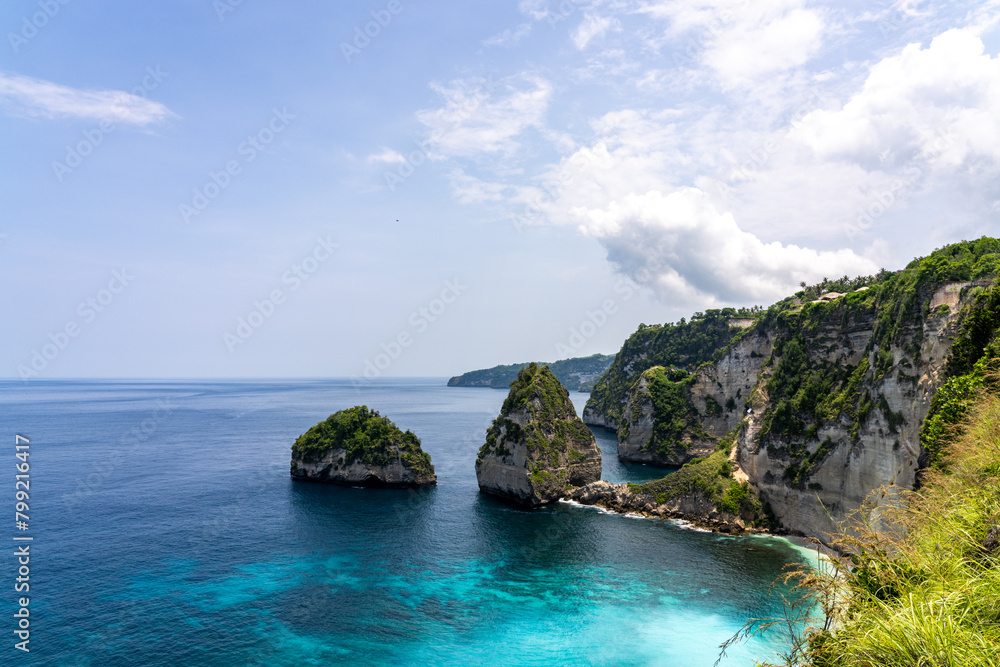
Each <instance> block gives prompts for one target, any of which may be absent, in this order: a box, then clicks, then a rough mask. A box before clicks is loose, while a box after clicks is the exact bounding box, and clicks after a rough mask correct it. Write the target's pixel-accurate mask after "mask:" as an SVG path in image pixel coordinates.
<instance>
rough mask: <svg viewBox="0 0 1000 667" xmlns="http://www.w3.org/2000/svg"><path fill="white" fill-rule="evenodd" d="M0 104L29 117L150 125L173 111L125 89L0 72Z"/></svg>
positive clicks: (17, 113) (165, 117)
mask: <svg viewBox="0 0 1000 667" xmlns="http://www.w3.org/2000/svg"><path fill="white" fill-rule="evenodd" d="M0 104H2V105H3V106H4V107H6V108H7V110H8V112H9V113H12V114H15V115H19V116H26V117H29V118H45V119H56V118H82V119H87V120H97V121H101V120H107V121H112V122H116V123H128V124H130V125H150V124H152V123H157V122H160V121H162V120H165V119H167V118H171V117H174V116H175V115H176V114H174V113H173V112H172V111H170V109H168V108H167V107H166V106H164V105H163V104H160V103H159V102H153V101H151V100H147V99H146V98H145V97H141V96H139V95H132V94H131V93H126V92H125V91H123V90H80V89H77V88H70V87H68V86H63V85H60V84H58V83H52V82H51V81H43V80H42V79H33V78H31V77H27V76H19V75H17V74H6V73H3V72H0Z"/></svg>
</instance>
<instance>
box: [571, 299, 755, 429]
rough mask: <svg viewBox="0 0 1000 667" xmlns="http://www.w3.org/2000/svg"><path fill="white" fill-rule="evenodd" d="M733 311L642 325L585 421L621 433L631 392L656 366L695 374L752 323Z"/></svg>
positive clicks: (595, 393)
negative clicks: (637, 381)
mask: <svg viewBox="0 0 1000 667" xmlns="http://www.w3.org/2000/svg"><path fill="white" fill-rule="evenodd" d="M750 321H752V320H748V319H745V318H739V317H738V311H736V310H735V309H733V308H725V309H722V310H709V311H706V312H705V313H697V314H696V315H695V316H694V317H692V318H691V321H690V322H681V323H680V324H664V325H649V326H647V325H644V324H643V325H640V326H639V329H638V330H637V331H636V332H635V333H634V334H632V335H631V336H629V338H628V340H626V341H625V344H624V345H623V346H622V349H621V350H620V351H619V352H618V354H617V355H615V359H614V361H613V362H612V364H611V367H610V368H608V371H607V373H605V374H604V376H603V377H601V378H600V379H599V380H598V381H597V382H596V383H595V385H594V388H593V390H592V391H591V394H590V399H588V401H587V405H586V407H585V408H584V410H583V421H584V422H585V423H587V424H591V425H593V426H603V427H605V428H610V429H617V428H618V427H619V426H621V424H622V419H623V414H624V409H625V402H626V401H627V399H628V392H629V389H631V388H632V385H634V384H635V382H636V380H637V379H638V378H639V376H640V375H642V373H643V372H645V371H646V370H648V369H649V368H652V367H654V366H664V367H667V368H669V367H676V368H683V369H687V370H689V371H693V370H695V369H696V368H697V367H698V366H699V365H700V364H702V363H704V362H706V361H709V360H711V359H713V358H714V357H715V355H716V354H717V353H718V352H719V350H721V349H723V348H724V347H725V346H726V345H727V344H728V343H729V342H730V341H731V340H732V339H733V337H734V336H736V335H737V334H738V333H739V332H740V331H742V330H743V329H744V328H745V327H746V326H747V323H748V322H750Z"/></svg>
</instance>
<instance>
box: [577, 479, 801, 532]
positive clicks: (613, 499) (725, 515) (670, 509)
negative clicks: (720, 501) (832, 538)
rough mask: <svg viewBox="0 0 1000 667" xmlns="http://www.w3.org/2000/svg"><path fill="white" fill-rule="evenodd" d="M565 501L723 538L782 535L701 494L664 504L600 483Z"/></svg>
mask: <svg viewBox="0 0 1000 667" xmlns="http://www.w3.org/2000/svg"><path fill="white" fill-rule="evenodd" d="M564 499H565V500H568V501H572V502H576V503H579V504H581V505H591V506H596V507H601V508H604V509H606V510H609V511H611V512H615V513H616V514H635V515H639V516H643V517H646V518H649V519H674V520H681V521H684V522H686V523H688V524H690V525H692V526H694V527H697V528H701V529H703V530H708V531H711V532H713V533H722V534H726V535H783V534H786V533H785V532H784V531H771V530H767V529H764V528H759V527H755V526H752V525H750V524H749V523H748V522H747V521H745V520H744V519H743V518H742V517H740V516H738V515H735V514H730V513H729V512H722V511H720V510H718V509H717V508H716V507H715V505H714V504H713V503H712V502H711V501H709V500H708V499H707V498H705V496H704V495H702V494H700V493H697V492H696V493H690V494H685V495H683V496H678V497H676V498H673V499H671V500H669V501H667V502H664V503H657V502H656V499H655V498H651V497H649V496H646V495H640V494H637V493H634V492H633V491H632V490H631V489H630V488H629V485H628V484H612V483H611V482H606V481H604V480H600V481H597V482H593V483H591V484H587V485H586V486H582V487H579V488H576V489H573V490H572V491H571V492H570V493H568V494H567V495H566V496H565V497H564Z"/></svg>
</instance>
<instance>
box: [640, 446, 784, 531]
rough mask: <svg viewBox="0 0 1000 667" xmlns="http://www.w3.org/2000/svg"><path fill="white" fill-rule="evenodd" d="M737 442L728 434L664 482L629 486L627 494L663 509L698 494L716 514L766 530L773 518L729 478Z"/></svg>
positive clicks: (746, 486) (754, 495)
mask: <svg viewBox="0 0 1000 667" xmlns="http://www.w3.org/2000/svg"><path fill="white" fill-rule="evenodd" d="M735 440H736V431H733V432H731V433H729V434H727V435H726V436H725V437H724V438H722V440H720V441H719V444H718V446H717V448H716V450H715V451H714V452H713V453H712V454H709V455H708V456H706V457H704V458H701V459H694V460H693V461H689V462H688V463H685V464H684V465H683V466H681V468H680V469H678V470H677V471H676V472H673V473H671V474H669V475H667V476H666V477H664V478H663V479H658V480H655V481H652V482H646V483H645V484H632V483H630V484H629V485H628V486H629V490H631V491H632V492H633V493H635V494H636V495H639V496H646V497H648V498H650V499H651V500H653V501H654V502H655V503H656V504H658V505H662V504H663V503H666V502H669V501H671V500H673V499H675V498H678V497H680V496H683V495H689V494H694V493H700V494H701V495H703V496H704V497H705V499H706V500H708V501H709V502H711V503H712V504H714V505H715V506H716V507H717V508H719V510H721V511H723V512H729V513H730V514H734V515H737V516H742V517H744V518H745V519H746V520H748V521H749V524H750V525H753V526H756V527H758V528H768V527H770V526H771V525H772V521H773V517H772V516H771V513H770V508H769V507H767V506H766V505H763V504H762V503H761V501H760V498H759V497H758V496H757V493H756V492H755V491H754V490H753V488H752V487H751V486H750V485H749V484H747V483H746V482H743V483H739V482H737V481H736V480H734V479H733V478H732V473H733V466H732V463H731V462H730V461H729V455H730V452H731V451H732V448H733V445H734V443H735Z"/></svg>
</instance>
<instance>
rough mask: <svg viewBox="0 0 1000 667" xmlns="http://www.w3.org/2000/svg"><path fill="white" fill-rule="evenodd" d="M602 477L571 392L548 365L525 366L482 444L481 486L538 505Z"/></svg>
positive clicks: (596, 452) (598, 456) (479, 460)
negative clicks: (571, 399)
mask: <svg viewBox="0 0 1000 667" xmlns="http://www.w3.org/2000/svg"><path fill="white" fill-rule="evenodd" d="M600 477H601V450H600V449H599V448H598V447H597V442H596V441H595V440H594V435H593V434H592V433H591V432H590V429H588V428H587V426H586V425H585V424H584V423H583V422H582V421H580V419H579V418H578V417H577V416H576V410H575V409H574V408H573V403H572V402H571V401H570V400H569V392H568V391H567V390H566V388H565V387H563V386H562V385H561V384H560V383H559V380H557V379H556V377H555V376H554V375H553V374H552V372H551V371H550V370H549V369H548V367H546V366H538V365H536V364H531V365H529V366H528V367H526V368H524V369H523V370H521V372H520V373H519V374H518V377H517V379H516V380H515V381H514V382H512V383H511V388H510V393H509V394H508V395H507V399H506V400H505V401H504V403H503V407H502V408H501V410H500V415H499V416H498V417H497V418H496V419H495V420H494V421H493V424H492V425H491V426H490V428H489V430H487V432H486V444H484V445H483V446H482V448H481V449H480V450H479V457H478V458H477V459H476V479H477V480H478V482H479V488H480V490H481V491H483V492H485V493H490V494H493V495H497V496H501V497H504V498H507V499H509V500H513V501H515V502H517V503H519V504H523V505H528V506H537V505H541V504H544V503H548V502H551V501H553V500H558V499H559V498H561V497H563V496H564V495H565V494H566V492H567V490H568V489H569V488H571V487H576V486H582V485H584V484H589V483H590V482H594V481H596V480H598V479H600Z"/></svg>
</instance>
